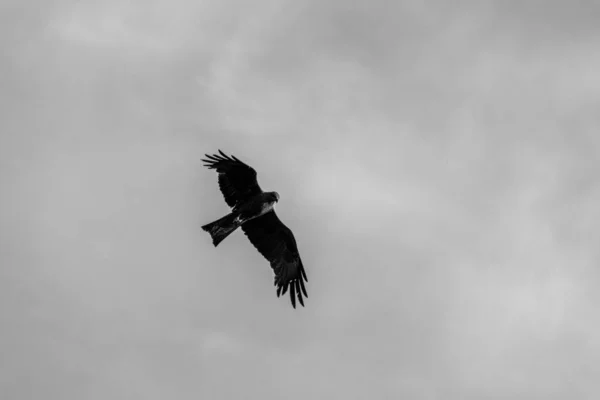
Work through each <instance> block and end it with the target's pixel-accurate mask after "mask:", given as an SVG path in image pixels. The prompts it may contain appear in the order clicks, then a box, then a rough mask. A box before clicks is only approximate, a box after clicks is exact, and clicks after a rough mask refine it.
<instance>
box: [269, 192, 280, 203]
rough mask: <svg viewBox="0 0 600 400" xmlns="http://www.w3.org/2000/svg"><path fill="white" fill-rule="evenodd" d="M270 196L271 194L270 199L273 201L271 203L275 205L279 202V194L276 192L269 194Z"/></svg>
mask: <svg viewBox="0 0 600 400" xmlns="http://www.w3.org/2000/svg"><path fill="white" fill-rule="evenodd" d="M270 194H271V198H272V199H273V201H274V202H275V203H277V202H278V201H279V193H277V192H271V193H270Z"/></svg>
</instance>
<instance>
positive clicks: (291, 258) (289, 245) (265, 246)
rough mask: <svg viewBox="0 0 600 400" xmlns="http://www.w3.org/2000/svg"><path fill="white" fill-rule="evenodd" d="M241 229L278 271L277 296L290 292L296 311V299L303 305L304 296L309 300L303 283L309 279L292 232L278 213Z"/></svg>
mask: <svg viewBox="0 0 600 400" xmlns="http://www.w3.org/2000/svg"><path fill="white" fill-rule="evenodd" d="M242 230H243V231H244V233H245V234H246V236H248V239H249V240H250V242H251V243H252V244H253V245H254V247H256V249H257V250H258V251H259V252H260V254H262V255H263V256H264V257H265V258H266V259H267V260H268V261H269V262H270V263H271V268H273V272H275V286H277V297H279V296H280V295H282V294H285V293H286V292H287V291H288V289H289V291H290V300H291V301H292V306H293V307H294V308H296V298H297V299H298V301H299V302H300V304H301V305H302V306H304V299H303V297H302V296H303V295H304V297H308V295H307V294H306V287H305V286H304V282H305V281H306V282H308V279H307V278H306V272H305V271H304V266H303V265H302V260H301V259H300V254H299V253H298V246H297V245H296V239H295V238H294V235H293V234H292V231H291V230H290V229H289V228H288V227H287V226H285V225H284V224H283V222H281V220H280V219H279V218H278V217H277V214H275V211H269V212H267V213H266V214H264V215H262V216H260V217H258V218H254V219H252V220H250V221H248V222H246V223H244V224H243V225H242Z"/></svg>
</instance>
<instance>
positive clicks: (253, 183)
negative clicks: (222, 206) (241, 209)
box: [202, 150, 262, 207]
mask: <svg viewBox="0 0 600 400" xmlns="http://www.w3.org/2000/svg"><path fill="white" fill-rule="evenodd" d="M219 153H220V154H215V155H208V154H205V156H206V159H203V160H202V161H203V162H205V165H204V166H205V167H208V168H210V169H216V170H217V172H218V174H219V188H220V189H221V193H223V197H224V198H225V202H226V203H227V205H228V206H229V207H235V206H236V205H239V204H241V203H243V202H245V201H246V200H248V199H249V198H250V197H252V196H254V195H257V194H259V193H262V189H261V188H260V186H259V185H258V181H257V180H256V171H255V170H254V168H252V167H251V166H249V165H247V164H245V163H243V162H241V161H240V160H238V159H237V158H235V156H233V155H232V156H231V157H230V156H227V155H225V153H223V152H222V151H221V150H219Z"/></svg>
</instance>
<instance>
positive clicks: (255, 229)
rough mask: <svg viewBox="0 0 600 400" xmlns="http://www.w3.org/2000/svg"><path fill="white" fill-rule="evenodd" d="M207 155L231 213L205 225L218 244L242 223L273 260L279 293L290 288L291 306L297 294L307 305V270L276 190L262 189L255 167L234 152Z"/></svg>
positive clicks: (207, 161)
mask: <svg viewBox="0 0 600 400" xmlns="http://www.w3.org/2000/svg"><path fill="white" fill-rule="evenodd" d="M219 153H220V155H206V157H207V159H206V160H203V161H204V162H205V163H206V166H207V167H208V168H212V169H216V170H217V172H218V174H219V188H220V189H221V192H222V193H223V196H224V198H225V202H226V203H227V204H228V205H229V206H230V207H231V208H232V210H231V213H230V214H227V215H226V216H224V217H222V218H220V219H218V220H216V221H214V222H211V223H210V224H206V225H204V226H203V227H202V229H204V230H205V231H207V232H208V233H209V234H210V235H211V237H212V240H213V244H214V245H215V247H216V246H218V245H219V243H221V242H222V241H223V240H224V239H225V238H226V237H227V236H229V235H230V234H231V233H233V232H234V231H235V230H236V229H237V228H239V227H241V228H242V230H243V231H244V233H245V234H246V236H247V237H248V239H249V240H250V242H251V243H252V244H253V245H254V247H255V248H256V249H257V250H258V251H259V252H260V253H261V254H262V255H263V256H264V257H265V258H266V259H267V260H268V261H269V262H270V264H271V267H272V268H273V272H274V273H275V286H277V296H279V295H281V294H285V293H286V292H287V291H288V288H289V289H290V299H291V302H292V306H293V307H294V308H296V298H297V299H298V301H299V302H300V304H301V305H303V306H304V300H303V298H302V295H304V297H307V294H306V288H305V286H304V281H307V279H306V272H305V271H304V266H303V265H302V260H301V259H300V254H299V253H298V246H297V244H296V240H295V238H294V235H293V233H292V231H291V230H290V229H289V228H288V227H287V226H285V225H284V224H283V223H282V222H281V220H279V218H278V217H277V215H276V214H275V203H277V202H278V201H279V194H278V193H277V192H263V191H262V189H261V188H260V186H259V185H258V181H257V180H256V171H255V170H254V169H253V168H252V167H250V166H248V165H247V164H245V163H243V162H241V161H240V160H238V159H237V158H235V157H234V156H231V157H229V156H227V155H225V154H224V153H223V152H222V151H221V150H219Z"/></svg>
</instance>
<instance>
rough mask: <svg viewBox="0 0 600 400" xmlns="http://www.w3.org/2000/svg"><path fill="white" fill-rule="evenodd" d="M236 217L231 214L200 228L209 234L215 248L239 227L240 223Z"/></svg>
mask: <svg viewBox="0 0 600 400" xmlns="http://www.w3.org/2000/svg"><path fill="white" fill-rule="evenodd" d="M236 217H237V215H236V214H235V213H231V214H228V215H226V216H224V217H223V218H220V219H218V220H216V221H214V222H211V223H210V224H206V225H204V226H203V227H202V229H204V230H205V231H206V232H208V233H210V236H211V237H212V240H213V244H214V245H215V247H217V246H218V245H219V243H221V242H222V241H223V240H224V239H225V238H226V237H227V236H229V235H231V234H232V233H233V231H235V230H236V229H237V228H238V227H239V226H240V222H241V221H240V220H239V218H236Z"/></svg>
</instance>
